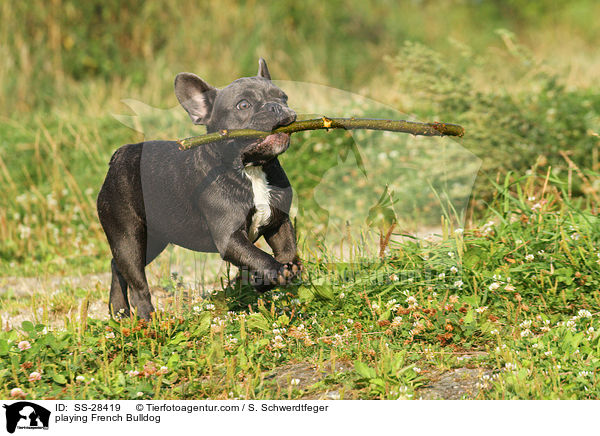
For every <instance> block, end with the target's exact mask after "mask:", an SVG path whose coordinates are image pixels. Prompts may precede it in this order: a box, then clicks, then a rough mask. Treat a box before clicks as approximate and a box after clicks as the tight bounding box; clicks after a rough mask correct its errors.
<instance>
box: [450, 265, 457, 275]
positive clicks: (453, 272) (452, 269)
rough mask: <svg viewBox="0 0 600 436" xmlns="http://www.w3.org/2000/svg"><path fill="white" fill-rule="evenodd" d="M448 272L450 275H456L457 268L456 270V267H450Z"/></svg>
mask: <svg viewBox="0 0 600 436" xmlns="http://www.w3.org/2000/svg"><path fill="white" fill-rule="evenodd" d="M450 272H451V273H452V274H456V273H457V272H458V268H457V267H455V266H453V267H451V268H450Z"/></svg>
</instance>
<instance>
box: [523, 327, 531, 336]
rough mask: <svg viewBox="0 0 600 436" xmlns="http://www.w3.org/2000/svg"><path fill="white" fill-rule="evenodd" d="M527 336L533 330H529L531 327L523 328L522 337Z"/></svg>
mask: <svg viewBox="0 0 600 436" xmlns="http://www.w3.org/2000/svg"><path fill="white" fill-rule="evenodd" d="M527 336H531V330H529V329H525V330H522V331H521V337H522V338H525V337H527Z"/></svg>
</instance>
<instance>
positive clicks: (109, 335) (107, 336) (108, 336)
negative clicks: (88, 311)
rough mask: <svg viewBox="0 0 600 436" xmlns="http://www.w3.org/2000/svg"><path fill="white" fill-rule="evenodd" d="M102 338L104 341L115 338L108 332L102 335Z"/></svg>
mask: <svg viewBox="0 0 600 436" xmlns="http://www.w3.org/2000/svg"><path fill="white" fill-rule="evenodd" d="M104 337H105V338H106V339H113V338H114V337H115V334H114V333H113V332H108V333H107V334H105V335H104Z"/></svg>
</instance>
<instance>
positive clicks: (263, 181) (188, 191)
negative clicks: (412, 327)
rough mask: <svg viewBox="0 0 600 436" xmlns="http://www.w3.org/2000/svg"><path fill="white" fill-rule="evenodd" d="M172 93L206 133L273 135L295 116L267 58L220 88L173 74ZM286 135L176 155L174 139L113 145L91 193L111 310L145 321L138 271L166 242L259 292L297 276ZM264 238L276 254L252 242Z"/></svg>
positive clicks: (144, 289)
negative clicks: (105, 249)
mask: <svg viewBox="0 0 600 436" xmlns="http://www.w3.org/2000/svg"><path fill="white" fill-rule="evenodd" d="M175 95H176V97H177V99H178V100H179V102H180V104H181V105H182V106H183V108H184V109H185V110H186V111H187V113H188V115H189V116H190V118H191V120H192V122H193V123H194V124H204V125H206V128H207V132H208V133H212V132H220V131H223V130H229V129H245V128H248V129H256V130H261V131H266V132H270V131H272V130H273V129H275V128H276V127H279V126H284V125H287V124H290V123H292V122H293V121H295V120H296V113H295V112H294V111H293V110H292V109H290V108H289V107H288V105H287V96H286V94H285V93H284V92H283V91H282V90H281V89H279V88H278V87H277V86H275V85H274V84H273V83H272V82H271V76H270V74H269V70H268V68H267V64H266V62H265V61H264V59H262V58H261V59H260V60H259V68H258V74H257V75H256V76H255V77H243V78H240V79H237V80H235V81H234V82H232V83H231V84H229V85H228V86H226V87H225V88H223V89H217V88H215V87H213V86H211V85H209V84H208V83H206V82H205V81H204V80H202V79H201V78H199V77H198V76H196V75H194V74H191V73H180V74H178V75H177V77H176V78H175ZM288 146H289V135H286V134H281V133H280V134H271V135H269V136H267V137H266V138H264V139H262V140H249V139H228V140H224V141H219V142H215V143H211V144H206V145H202V146H198V147H195V148H192V149H189V150H185V151H182V150H179V144H178V143H177V142H175V141H147V142H143V143H139V144H128V145H124V146H122V147H121V148H119V149H118V150H117V151H116V152H115V153H114V154H113V156H112V158H111V159H110V163H109V169H108V173H107V175H106V178H105V180H104V184H103V185H102V188H101V190H100V193H99V194H98V200H97V208H98V217H99V219H100V223H101V224H102V228H103V229H104V232H105V234H106V237H107V239H108V243H109V245H110V249H111V252H112V257H113V258H112V261H111V269H112V283H111V288H110V300H109V311H110V312H111V314H112V315H113V316H129V315H130V314H132V313H133V312H134V311H135V313H137V315H138V316H139V317H141V318H143V319H149V318H150V317H151V314H152V312H154V306H153V305H152V302H151V295H150V290H149V288H148V282H147V280H146V274H145V267H146V265H148V264H149V263H150V262H152V261H153V260H154V259H155V258H156V257H157V256H158V255H159V254H160V253H161V252H162V251H163V250H164V249H165V247H166V246H167V245H168V244H169V243H172V244H175V245H179V246H182V247H185V248H188V249H190V250H194V251H201V252H218V253H220V255H221V257H222V258H223V259H224V260H225V261H227V262H231V263H232V264H234V265H236V266H237V267H238V268H239V269H240V277H242V278H244V279H245V280H246V281H247V282H248V283H250V284H251V285H253V286H254V287H255V288H256V289H257V290H258V291H261V292H262V291H266V290H268V289H271V288H273V287H274V286H277V285H286V284H288V283H290V282H291V281H292V280H293V279H294V278H296V277H297V276H298V275H299V274H300V271H301V263H300V261H299V259H298V256H297V249H296V237H295V232H294V228H293V226H292V223H291V221H290V218H289V210H290V206H291V202H292V190H291V187H290V183H289V180H288V178H287V176H286V174H285V172H284V170H283V168H282V167H281V165H280V163H279V160H278V158H277V157H278V156H279V155H280V154H282V153H283V152H285V151H286V150H287V148H288ZM261 236H263V237H264V238H265V240H266V242H267V243H268V244H269V246H270V247H271V249H272V250H273V255H270V254H268V253H266V252H265V251H263V250H261V249H259V248H258V247H257V246H256V245H255V244H254V243H255V242H256V241H257V240H258V238H260V237H261Z"/></svg>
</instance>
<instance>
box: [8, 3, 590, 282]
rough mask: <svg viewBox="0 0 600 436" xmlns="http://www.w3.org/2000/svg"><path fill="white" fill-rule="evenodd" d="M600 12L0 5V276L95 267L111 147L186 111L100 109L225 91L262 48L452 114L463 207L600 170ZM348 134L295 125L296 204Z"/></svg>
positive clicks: (418, 114)
mask: <svg viewBox="0 0 600 436" xmlns="http://www.w3.org/2000/svg"><path fill="white" fill-rule="evenodd" d="M599 14H600V5H599V4H598V3H597V2H594V1H592V0H577V1H565V0H556V1H548V2H525V1H521V0H510V1H492V0H479V1H468V0H462V1H459V0H448V1H408V2H401V3H400V4H399V3H398V2H393V1H378V2H362V1H358V0H348V1H343V2H342V1H331V2H322V1H306V2H287V1H284V2H276V3H267V2H257V1H246V2H234V1H230V0H224V1H219V2H217V1H207V2H194V1H188V0H182V1H177V2H170V1H166V0H153V1H135V0H129V1H117V0H106V1H96V0H94V1H89V2H84V3H81V2H77V1H71V0H51V1H46V2H41V1H33V2H2V3H1V4H0V22H2V23H3V24H2V26H1V27H0V108H1V109H0V188H1V190H2V193H3V195H2V196H0V241H2V243H1V245H0V275H3V276H4V275H15V274H27V275H37V274H44V273H56V272H60V273H65V272H70V271H72V270H74V269H75V270H77V271H88V270H94V271H97V270H102V269H107V267H108V263H107V262H108V261H107V259H108V247H107V245H106V243H105V241H104V237H103V234H102V232H101V229H100V226H99V224H98V221H97V217H96V212H95V205H94V203H95V197H96V194H97V192H98V189H99V187H100V185H101V183H102V179H103V177H104V174H105V172H106V168H107V162H108V159H109V157H110V154H111V153H112V152H113V151H114V150H115V149H116V148H117V147H118V146H120V145H121V144H124V143H128V142H136V141H140V140H143V139H144V138H145V139H172V138H175V137H178V136H179V135H180V134H181V129H182V127H181V126H182V123H185V122H186V121H185V116H184V114H183V111H179V112H177V111H175V112H172V111H168V112H169V113H175V114H178V115H175V116H173V115H171V116H170V117H164V119H166V120H171V119H174V120H178V121H179V122H173V123H170V122H164V121H163V122H162V123H159V124H158V125H160V126H161V129H157V128H155V129H154V130H153V131H152V135H153V137H152V138H148V137H147V136H146V135H144V134H142V133H140V132H138V131H136V130H135V129H131V128H129V127H127V126H126V125H124V124H123V123H120V122H119V121H118V120H117V119H115V117H113V116H112V115H111V114H129V115H136V114H135V108H134V110H133V111H131V110H130V108H128V107H127V105H125V104H124V103H123V101H122V100H123V99H134V100H137V101H140V102H143V103H144V104H146V105H148V106H149V107H153V108H158V110H161V109H162V110H168V109H171V108H173V107H174V106H175V105H176V99H175V97H174V95H173V91H172V82H173V78H174V76H175V75H176V74H177V73H178V72H180V71H192V72H195V73H197V74H199V75H200V76H202V77H203V78H205V79H206V80H207V81H209V82H210V83H213V84H215V85H216V86H222V85H225V84H227V83H229V82H230V81H231V80H233V79H235V78H237V77H240V76H244V75H253V74H255V71H256V64H257V58H258V57H259V56H263V57H265V58H266V59H267V61H268V63H269V68H270V70H271V73H272V75H273V77H274V78H277V79H281V80H293V81H302V82H310V83H316V84H321V85H327V86H330V87H335V88H340V89H343V90H347V91H350V92H352V93H357V94H360V95H363V96H366V97H369V98H371V99H374V100H377V101H380V102H382V103H383V104H385V105H387V106H390V107H392V108H393V109H394V110H396V111H398V112H400V113H404V114H406V115H407V117H412V118H416V119H424V120H443V121H448V122H458V123H461V124H463V125H464V126H465V127H466V129H467V132H468V133H467V136H466V137H465V138H464V139H463V140H462V141H461V142H460V145H461V147H465V148H466V149H467V150H469V151H470V152H472V153H473V154H474V155H476V156H478V157H480V158H481V159H483V166H482V169H481V173H480V175H479V177H478V179H477V182H476V184H475V191H474V195H473V198H472V199H471V202H470V212H469V213H470V216H472V217H473V216H474V217H475V219H476V217H477V214H478V211H481V210H483V209H484V208H485V204H486V203H485V201H486V200H487V199H489V198H491V197H492V196H493V189H492V186H493V182H494V181H497V180H501V178H500V177H503V176H504V175H505V174H506V173H507V172H509V171H513V172H516V173H518V174H519V173H525V172H526V171H528V170H529V169H530V168H531V167H532V166H533V165H536V164H540V165H546V164H548V165H551V167H552V168H553V169H552V171H553V172H555V173H557V174H558V175H560V174H563V175H567V174H570V173H572V172H573V171H575V169H574V168H575V167H576V168H577V170H578V171H581V172H583V173H584V174H585V172H586V171H587V170H591V171H593V170H598V169H599V163H598V162H599V156H598V144H599V141H598V139H599V138H598V136H597V132H598V131H599V130H600V128H599V126H600V121H599V119H600V118H599V117H600V94H599V93H598V83H599V81H598V79H599V78H600V77H599V76H600V68H599V67H600V53H599V52H598V51H597V41H598V38H599V37H600V26H599V25H598V23H597V20H596V19H595V17H597V16H598V15H599ZM291 104H292V106H293V104H294V102H293V101H292V102H291ZM348 111H349V112H352V113H349V115H364V116H369V115H373V113H372V112H371V111H370V108H369V107H362V108H356V107H352V106H349V107H348ZM160 115H161V112H160V111H159V112H156V111H155V112H153V116H155V117H158V118H161V116H160ZM154 125H155V126H156V125H157V124H154ZM186 129H189V131H190V132H192V133H193V132H194V131H195V130H194V129H193V128H192V127H191V125H190V127H186ZM347 142H348V139H347V138H345V137H343V136H339V135H338V136H335V135H330V136H324V135H323V134H315V135H310V136H309V135H305V136H304V137H303V141H302V142H301V144H302V145H301V146H299V147H297V149H295V150H292V149H291V150H290V151H289V153H288V154H289V155H286V156H285V157H284V158H283V161H284V165H285V167H286V170H287V171H288V173H289V175H290V178H291V179H292V180H293V182H294V186H295V189H296V190H297V193H298V196H299V198H300V204H301V205H305V206H302V207H305V209H310V207H311V206H310V205H311V201H313V200H312V199H313V194H314V188H315V186H316V185H317V184H318V182H317V181H318V180H319V177H320V176H321V175H322V174H324V173H325V172H326V171H327V170H329V169H330V168H332V167H333V166H335V164H336V162H337V159H338V157H339V153H340V150H341V149H343V148H344V147H343V145H344V144H345V143H347ZM561 152H562V154H561ZM565 156H567V157H568V158H569V160H570V161H571V163H572V164H569V163H568V162H567V160H566V158H565ZM307 174H313V175H314V176H315V177H314V178H311V177H307ZM316 180H317V181H316ZM577 180H581V179H580V178H578V179H577ZM588 185H589V184H588ZM593 189H597V187H596V186H591V185H590V186H586V185H585V183H584V184H581V183H578V182H574V184H573V186H571V187H570V192H571V194H572V195H575V196H577V195H580V196H584V197H585V195H586V193H587V192H589V191H590V190H593ZM306 205H308V206H306ZM426 206H427V205H421V206H420V207H426ZM309 215H310V214H309V213H308V212H306V213H305V215H304V216H305V217H308V216H309ZM315 220H318V217H317V218H315Z"/></svg>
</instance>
